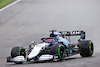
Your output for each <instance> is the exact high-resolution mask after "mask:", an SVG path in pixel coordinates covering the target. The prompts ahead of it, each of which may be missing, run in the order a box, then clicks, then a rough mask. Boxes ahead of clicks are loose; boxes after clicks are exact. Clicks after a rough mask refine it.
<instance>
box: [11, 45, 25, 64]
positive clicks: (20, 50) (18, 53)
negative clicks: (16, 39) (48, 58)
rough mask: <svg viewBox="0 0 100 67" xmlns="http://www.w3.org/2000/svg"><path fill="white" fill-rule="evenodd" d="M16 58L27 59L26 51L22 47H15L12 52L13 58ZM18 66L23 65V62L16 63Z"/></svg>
mask: <svg viewBox="0 0 100 67" xmlns="http://www.w3.org/2000/svg"><path fill="white" fill-rule="evenodd" d="M16 56H24V57H26V52H25V49H24V48H23V47H22V46H17V47H13V48H12V50H11V57H12V58H14V57H16ZM14 63H16V64H22V62H20V61H19V62H14Z"/></svg>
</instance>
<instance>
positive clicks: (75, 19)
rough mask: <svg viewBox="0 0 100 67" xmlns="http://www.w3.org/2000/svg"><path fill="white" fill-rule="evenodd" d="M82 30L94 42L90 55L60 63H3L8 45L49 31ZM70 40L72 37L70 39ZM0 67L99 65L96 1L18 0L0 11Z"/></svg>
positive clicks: (99, 21) (99, 8)
mask: <svg viewBox="0 0 100 67" xmlns="http://www.w3.org/2000/svg"><path fill="white" fill-rule="evenodd" d="M52 29H54V30H55V29H56V30H60V31H61V30H64V31H66V30H68V31H72V30H85V31H86V39H90V40H92V41H93V42H94V48H95V50H94V54H93V57H85V58H82V57H81V56H80V55H76V56H72V57H69V58H66V60H64V61H61V62H52V61H49V62H43V63H25V64H21V65H16V64H14V63H5V62H6V57H7V56H10V51H11V48H12V47H14V46H16V45H22V46H24V47H25V48H26V47H28V45H29V44H30V41H32V40H34V41H36V42H39V41H40V39H41V38H42V37H48V35H49V30H52ZM72 40H73V41H74V39H72ZM0 67H100V0H21V1H20V2H18V3H17V4H15V5H13V6H11V7H9V8H7V9H5V10H3V11H1V12H0Z"/></svg>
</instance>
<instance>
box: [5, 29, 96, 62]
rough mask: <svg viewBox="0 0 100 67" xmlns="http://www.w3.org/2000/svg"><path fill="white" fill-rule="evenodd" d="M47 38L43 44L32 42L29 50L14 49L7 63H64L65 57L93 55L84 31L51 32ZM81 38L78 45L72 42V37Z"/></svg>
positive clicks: (20, 47) (43, 39)
mask: <svg viewBox="0 0 100 67" xmlns="http://www.w3.org/2000/svg"><path fill="white" fill-rule="evenodd" d="M50 32H51V34H50V36H49V37H47V38H42V39H41V40H42V42H39V43H36V42H32V44H30V45H29V48H28V49H25V48H23V47H22V46H16V47H13V48H12V50H11V56H10V57H7V62H14V63H16V64H19V63H23V62H37V61H45V60H52V61H62V60H64V59H65V57H69V56H72V55H76V54H79V53H80V55H81V56H82V57H88V56H92V55H93V51H94V46H93V42H92V41H91V40H85V32H84V31H71V32H70V31H56V30H51V31H50ZM78 35H79V36H80V38H79V39H78V42H77V43H74V44H72V43H71V42H70V36H78Z"/></svg>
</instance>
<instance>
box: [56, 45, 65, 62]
mask: <svg viewBox="0 0 100 67" xmlns="http://www.w3.org/2000/svg"><path fill="white" fill-rule="evenodd" d="M65 52H66V49H65V46H64V45H59V46H58V48H57V53H58V57H59V59H60V60H64V59H65Z"/></svg>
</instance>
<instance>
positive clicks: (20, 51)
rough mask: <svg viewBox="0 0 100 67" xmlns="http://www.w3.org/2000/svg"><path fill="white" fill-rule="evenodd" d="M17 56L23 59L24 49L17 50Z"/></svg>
mask: <svg viewBox="0 0 100 67" xmlns="http://www.w3.org/2000/svg"><path fill="white" fill-rule="evenodd" d="M18 55H19V56H24V57H25V55H26V54H25V49H24V48H21V49H20V50H19V52H18Z"/></svg>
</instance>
